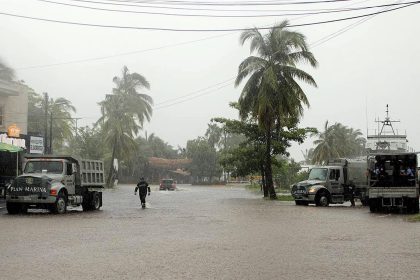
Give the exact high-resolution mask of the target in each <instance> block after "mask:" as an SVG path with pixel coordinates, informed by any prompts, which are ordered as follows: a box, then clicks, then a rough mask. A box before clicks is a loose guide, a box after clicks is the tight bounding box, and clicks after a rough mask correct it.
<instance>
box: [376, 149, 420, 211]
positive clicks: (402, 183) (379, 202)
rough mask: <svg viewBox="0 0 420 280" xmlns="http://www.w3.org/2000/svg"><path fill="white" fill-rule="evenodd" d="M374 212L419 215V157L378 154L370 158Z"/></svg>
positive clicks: (390, 153) (410, 154)
mask: <svg viewBox="0 0 420 280" xmlns="http://www.w3.org/2000/svg"><path fill="white" fill-rule="evenodd" d="M368 164H369V170H370V172H369V176H368V184H369V208H370V211H371V212H381V211H384V210H391V209H398V210H402V211H406V212H408V213H419V185H418V174H417V172H416V169H417V154H416V153H408V152H385V151H383V152H376V153H371V154H369V155H368Z"/></svg>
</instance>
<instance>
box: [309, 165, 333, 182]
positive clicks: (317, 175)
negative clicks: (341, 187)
mask: <svg viewBox="0 0 420 280" xmlns="http://www.w3.org/2000/svg"><path fill="white" fill-rule="evenodd" d="M327 173H328V169H327V168H312V169H311V172H309V177H308V180H321V181H325V180H327Z"/></svg>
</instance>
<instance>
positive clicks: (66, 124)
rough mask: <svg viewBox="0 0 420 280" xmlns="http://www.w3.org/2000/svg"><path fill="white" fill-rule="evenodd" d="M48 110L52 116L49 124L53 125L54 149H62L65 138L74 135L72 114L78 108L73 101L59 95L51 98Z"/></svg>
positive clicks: (67, 138)
mask: <svg viewBox="0 0 420 280" xmlns="http://www.w3.org/2000/svg"><path fill="white" fill-rule="evenodd" d="M48 111H49V115H50V116H52V123H50V124H49V125H52V141H53V142H52V144H53V148H54V150H55V149H60V148H62V147H63V142H64V141H65V140H69V139H71V138H72V137H73V132H74V126H73V119H72V116H71V115H72V113H76V108H75V107H74V106H73V104H72V103H71V101H69V100H67V99H66V98H63V97H59V98H57V99H53V98H50V100H49V104H48ZM50 122H51V121H50ZM50 140H51V139H50Z"/></svg>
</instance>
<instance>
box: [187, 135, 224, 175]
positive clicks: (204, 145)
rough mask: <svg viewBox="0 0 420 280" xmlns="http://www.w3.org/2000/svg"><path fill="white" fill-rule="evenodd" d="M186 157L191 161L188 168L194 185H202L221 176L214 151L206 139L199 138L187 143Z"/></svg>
mask: <svg viewBox="0 0 420 280" xmlns="http://www.w3.org/2000/svg"><path fill="white" fill-rule="evenodd" d="M187 155H188V158H190V159H191V160H192V163H191V164H190V166H189V170H190V171H191V175H192V176H193V181H194V183H203V182H205V181H206V179H208V182H209V183H212V182H213V178H214V177H219V176H220V174H221V169H220V165H219V164H218V156H217V152H216V149H215V148H214V147H212V146H211V145H210V144H209V142H208V141H207V139H205V138H203V137H199V138H197V139H195V140H189V141H188V142H187Z"/></svg>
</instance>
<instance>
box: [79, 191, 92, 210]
mask: <svg viewBox="0 0 420 280" xmlns="http://www.w3.org/2000/svg"><path fill="white" fill-rule="evenodd" d="M92 201H93V198H92V193H90V192H88V191H86V192H85V194H84V195H83V202H82V209H83V211H85V212H86V211H90V210H92V209H93V208H92Z"/></svg>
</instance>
